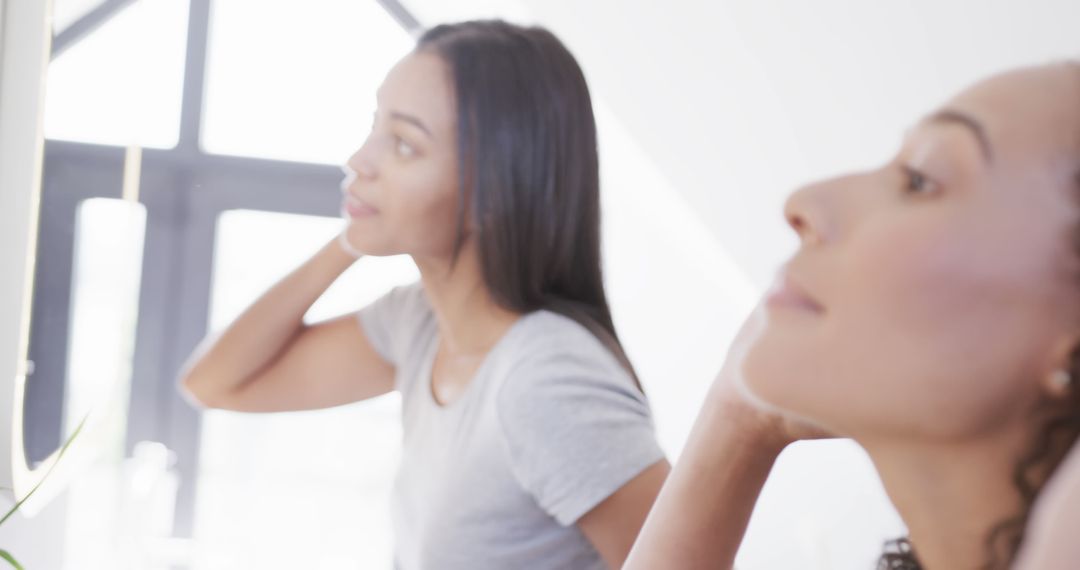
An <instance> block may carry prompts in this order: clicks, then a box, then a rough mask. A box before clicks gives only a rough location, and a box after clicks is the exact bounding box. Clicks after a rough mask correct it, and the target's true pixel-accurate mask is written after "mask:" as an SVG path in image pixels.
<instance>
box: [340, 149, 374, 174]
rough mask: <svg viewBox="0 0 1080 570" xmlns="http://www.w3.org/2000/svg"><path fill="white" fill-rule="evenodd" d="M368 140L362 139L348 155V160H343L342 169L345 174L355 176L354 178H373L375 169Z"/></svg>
mask: <svg viewBox="0 0 1080 570" xmlns="http://www.w3.org/2000/svg"><path fill="white" fill-rule="evenodd" d="M370 142H371V141H370V140H368V141H364V144H363V145H362V146H361V147H360V148H358V149H356V152H354V153H353V154H352V156H350V157H349V160H348V161H346V162H345V165H344V166H343V167H342V170H343V171H345V175H346V176H355V177H356V178H363V179H371V178H374V177H375V175H376V173H377V170H376V168H375V163H374V161H373V160H372V157H371V156H369V155H370V153H371V148H370V147H371V144H370Z"/></svg>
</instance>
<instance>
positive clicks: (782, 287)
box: [765, 275, 825, 314]
mask: <svg viewBox="0 0 1080 570" xmlns="http://www.w3.org/2000/svg"><path fill="white" fill-rule="evenodd" d="M765 304H766V305H768V306H769V307H777V308H781V307H782V308H789V309H797V310H801V311H806V312H811V313H815V314H821V313H824V312H825V308H824V307H822V306H821V303H818V302H817V301H815V300H814V299H813V298H812V297H810V295H808V294H807V293H806V292H805V291H804V290H803V289H802V288H801V287H799V285H798V284H797V283H795V282H794V281H793V280H792V279H791V278H789V277H788V276H787V275H781V276H780V277H779V278H778V279H777V280H776V284H774V285H773V287H772V289H771V290H770V291H769V294H768V295H767V296H766V299H765Z"/></svg>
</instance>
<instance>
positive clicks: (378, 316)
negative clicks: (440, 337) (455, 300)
mask: <svg viewBox="0 0 1080 570" xmlns="http://www.w3.org/2000/svg"><path fill="white" fill-rule="evenodd" d="M426 308H427V299H426V298H425V297H424V291H423V288H422V287H421V286H420V283H413V284H411V285H402V286H399V287H394V288H393V289H391V290H390V291H389V292H387V293H386V294H384V295H383V296H382V297H379V298H378V299H376V300H375V301H374V302H373V303H371V304H370V305H368V306H366V307H364V308H363V309H360V311H359V312H358V313H357V319H358V320H359V322H360V326H361V329H362V330H363V331H364V336H365V337H367V340H368V342H370V343H371V346H372V347H373V348H374V349H375V352H378V353H379V356H381V357H383V359H385V360H386V361H387V362H389V363H391V364H393V365H395V366H397V365H398V364H399V363H401V362H402V361H403V360H404V358H405V355H406V354H407V351H408V349H409V345H410V343H411V342H412V341H413V340H414V339H415V336H416V330H417V328H418V327H419V326H420V325H421V322H422V320H423V318H424V316H425V314H426V312H427V311H426Z"/></svg>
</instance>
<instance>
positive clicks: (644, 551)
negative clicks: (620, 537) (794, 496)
mask: <svg viewBox="0 0 1080 570" xmlns="http://www.w3.org/2000/svg"><path fill="white" fill-rule="evenodd" d="M720 391H722V390H715V389H714V390H713V393H711V394H710V396H709V399H708V401H707V402H706V403H705V406H704V408H703V409H702V410H701V413H700V414H699V415H698V419H697V422H696V423H695V424H694V429H693V431H692V432H691V434H690V439H689V440H688V442H687V444H686V448H685V449H684V450H683V453H682V456H681V457H680V458H679V461H678V462H677V463H676V465H675V469H674V470H673V471H672V473H671V475H670V476H669V477H668V480H667V483H666V484H665V485H664V487H663V489H662V490H661V491H660V496H659V498H658V499H657V501H656V505H655V506H654V507H653V510H652V512H650V513H649V517H648V519H646V521H645V527H644V528H643V529H642V531H641V536H640V537H639V538H638V541H637V543H636V544H635V545H634V548H633V550H632V551H631V552H630V558H629V559H628V560H627V562H626V565H625V566H623V568H624V569H634V570H637V569H640V570H648V569H653V568H680V569H693V568H709V569H716V568H731V565H732V563H733V561H734V560H735V553H736V552H737V551H738V549H739V544H740V543H741V542H742V537H743V533H744V532H745V531H746V525H747V523H748V522H749V520H750V514H751V512H753V509H754V504H755V503H756V502H757V498H758V494H759V493H760V492H761V488H762V486H763V485H764V484H765V480H766V478H768V476H769V471H770V469H772V465H773V462H775V460H776V457H777V456H778V455H779V454H780V451H781V450H782V449H783V448H784V446H785V444H786V442H784V441H782V440H780V439H777V438H776V437H774V436H771V435H769V433H768V431H766V430H764V429H762V427H763V424H761V423H760V421H759V420H760V418H759V417H758V416H757V415H756V414H755V413H754V412H753V411H751V410H746V409H743V408H742V407H741V406H732V405H730V404H731V402H730V400H729V399H728V397H727V396H726V395H723V394H718V393H717V392H720Z"/></svg>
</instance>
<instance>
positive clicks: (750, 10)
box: [403, 0, 1080, 285]
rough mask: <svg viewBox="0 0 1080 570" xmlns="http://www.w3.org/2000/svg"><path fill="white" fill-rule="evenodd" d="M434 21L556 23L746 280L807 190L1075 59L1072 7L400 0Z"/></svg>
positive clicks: (761, 277) (764, 262) (768, 258)
mask: <svg viewBox="0 0 1080 570" xmlns="http://www.w3.org/2000/svg"><path fill="white" fill-rule="evenodd" d="M403 4H404V5H405V6H406V7H407V8H408V9H409V10H410V11H411V12H412V13H413V14H414V15H415V16H416V17H417V19H418V20H419V21H420V22H421V23H422V24H424V25H431V24H432V23H435V22H440V21H453V20H461V19H468V18H477V17H490V16H500V17H505V18H508V19H512V20H515V21H518V22H523V23H538V24H541V25H544V26H546V27H548V28H550V29H552V30H553V31H554V32H555V33H557V34H558V35H559V36H560V37H562V38H563V40H564V41H565V42H566V43H567V44H568V45H569V46H570V48H571V50H573V51H574V53H575V54H576V55H577V56H578V58H579V59H580V61H581V63H582V66H583V67H584V68H585V71H586V73H587V75H588V77H589V80H590V83H591V86H592V89H593V91H594V93H595V94H596V96H597V97H598V98H599V99H602V100H603V101H604V103H605V104H606V105H607V106H608V107H609V108H610V109H612V111H613V112H614V113H615V115H616V116H617V117H618V119H619V120H620V121H621V122H622V123H623V125H624V126H625V127H626V129H627V130H628V132H629V133H630V134H631V135H632V136H633V137H635V139H636V142H637V144H638V145H640V146H641V147H642V148H643V149H645V151H646V152H647V153H648V154H649V155H650V157H651V158H652V160H653V161H654V162H655V163H656V165H657V166H658V168H659V170H660V171H661V173H662V174H663V176H664V177H665V178H666V179H667V180H668V181H669V182H670V184H671V185H672V186H673V187H674V188H675V189H676V190H677V191H678V192H679V193H680V194H681V195H682V196H683V197H684V198H685V200H686V201H687V202H688V203H689V205H690V206H691V208H692V209H693V210H694V211H696V212H697V213H698V214H699V215H700V216H701V218H702V220H703V221H704V222H705V223H706V224H707V226H708V227H709V228H710V230H711V231H712V232H713V234H714V235H715V236H716V238H717V239H718V240H719V241H720V242H721V245H722V246H723V247H724V248H726V249H727V250H728V251H729V252H731V254H732V255H733V257H734V258H735V259H736V260H737V262H738V263H739V264H740V265H741V266H742V267H743V269H744V270H745V271H746V272H747V273H748V274H749V275H750V276H751V278H752V279H753V280H754V281H755V282H756V283H757V284H759V285H764V284H766V283H767V282H768V281H769V280H770V279H771V274H772V272H773V271H774V269H775V267H776V266H777V264H779V263H780V262H782V261H783V259H784V258H785V257H786V255H788V253H789V252H790V251H791V248H792V247H793V246H794V243H795V242H794V239H793V238H792V237H791V236H790V235H789V232H788V231H787V230H786V228H785V227H784V224H783V221H782V219H781V216H780V208H781V206H782V204H783V200H784V198H785V197H786V195H787V194H788V193H789V192H790V191H791V190H792V189H794V188H796V187H797V186H798V185H799V184H802V183H805V182H807V181H810V180H812V179H814V178H818V177H821V176H825V175H828V174H831V173H835V172H840V171H843V170H846V169H851V168H860V167H865V166H869V165H872V164H874V163H877V162H879V161H884V160H886V159H887V158H888V157H889V155H890V153H891V152H893V151H894V150H895V148H896V146H897V145H898V143H899V140H900V137H901V135H902V133H903V131H904V129H905V128H906V126H908V125H909V124H911V123H912V122H914V121H915V120H916V119H917V118H918V117H919V116H920V115H921V114H923V113H925V112H927V111H929V110H930V109H932V108H933V107H934V106H935V105H937V104H938V103H940V102H942V101H943V100H944V99H945V98H946V97H948V96H949V95H950V94H951V93H953V92H955V91H956V90H957V89H959V88H962V87H963V86H964V85H966V84H968V83H970V82H971V81H972V80H973V79H976V78H979V77H981V76H984V75H986V74H988V73H992V72H994V71H996V70H1000V69H1003V68H1007V67H1010V66H1015V65H1019V64H1025V63H1033V62H1042V61H1046V60H1052V59H1060V58H1064V57H1068V56H1070V55H1073V56H1077V55H1080V49H1078V43H1077V41H1076V37H1077V35H1076V34H1077V32H1076V25H1075V23H1076V22H1078V21H1080V3H1077V2H1075V0H1033V1H1030V2H1024V3H1018V2H1005V1H992V2H975V1H972V0H968V1H965V0H954V1H951V2H935V1H932V0H913V1H911V2H894V3H882V2H864V1H861V0H821V1H816V2H798V1H786V2H784V1H760V0H759V1H750V0H742V1H729V2H721V1H704V0H700V1H684V2H661V1H659V0H649V1H636V2H626V1H623V2H617V1H615V0H590V1H588V2H580V1H571V0H501V1H495V0H472V1H469V0H457V1H455V2H439V1H437V0H404V1H403Z"/></svg>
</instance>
